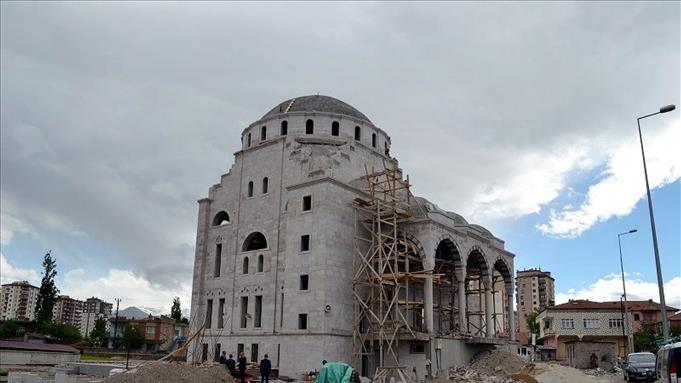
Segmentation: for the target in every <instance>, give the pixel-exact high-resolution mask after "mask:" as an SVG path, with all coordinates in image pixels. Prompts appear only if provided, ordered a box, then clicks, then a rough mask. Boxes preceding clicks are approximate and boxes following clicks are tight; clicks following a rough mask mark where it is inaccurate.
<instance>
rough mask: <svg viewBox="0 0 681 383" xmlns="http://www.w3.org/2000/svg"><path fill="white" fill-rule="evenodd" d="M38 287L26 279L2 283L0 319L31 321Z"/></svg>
mask: <svg viewBox="0 0 681 383" xmlns="http://www.w3.org/2000/svg"><path fill="white" fill-rule="evenodd" d="M39 291H40V289H39V288H38V287H36V286H33V285H31V284H30V283H28V282H27V281H18V282H12V283H7V284H4V285H2V295H1V296H0V319H1V320H19V321H32V320H34V319H35V306H36V303H37V302H38V292H39Z"/></svg>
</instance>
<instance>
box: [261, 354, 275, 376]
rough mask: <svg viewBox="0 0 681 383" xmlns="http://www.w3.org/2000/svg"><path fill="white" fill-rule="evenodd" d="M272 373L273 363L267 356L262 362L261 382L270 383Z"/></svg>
mask: <svg viewBox="0 0 681 383" xmlns="http://www.w3.org/2000/svg"><path fill="white" fill-rule="evenodd" d="M270 372H272V362H270V360H269V359H267V354H265V359H263V360H261V361H260V377H261V380H260V381H261V382H262V383H270Z"/></svg>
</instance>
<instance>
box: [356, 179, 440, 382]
mask: <svg viewBox="0 0 681 383" xmlns="http://www.w3.org/2000/svg"><path fill="white" fill-rule="evenodd" d="M365 172H366V176H365V181H366V193H367V196H366V197H364V198H356V199H355V200H354V202H353V207H354V212H355V241H354V242H355V243H354V256H353V267H354V274H353V281H352V290H353V334H352V344H353V352H352V364H353V366H354V367H355V368H356V369H360V368H361V365H362V363H363V362H364V363H367V364H368V366H372V365H373V366H375V367H376V368H375V370H374V371H371V370H369V371H368V372H370V373H374V379H378V380H385V379H389V377H393V378H394V379H396V380H398V381H409V380H411V378H410V375H411V374H410V372H408V371H406V370H405V369H404V367H403V366H400V362H399V342H400V338H403V339H417V338H418V337H417V333H419V332H421V331H422V328H421V327H422V326H423V323H422V322H423V301H424V299H423V297H418V296H416V295H415V291H414V288H413V286H414V285H418V286H422V285H423V283H424V280H425V278H426V277H428V276H432V272H427V271H423V267H416V265H422V264H421V259H420V258H419V257H418V252H417V250H416V249H415V246H414V244H413V243H412V242H410V241H408V240H407V238H406V237H405V236H404V235H403V234H402V235H401V234H400V232H399V226H400V224H403V223H406V222H408V221H409V220H410V217H411V214H410V206H411V204H412V200H413V196H412V195H411V192H410V190H409V188H410V184H409V179H408V178H407V179H402V176H401V174H400V173H399V172H398V171H396V170H394V169H388V168H385V169H384V170H382V171H379V172H376V171H374V170H373V169H372V170H371V171H369V169H366V168H365ZM410 264H411V265H412V266H411V267H410ZM410 289H411V290H412V291H410ZM368 368H370V367H368ZM383 378H385V379H383Z"/></svg>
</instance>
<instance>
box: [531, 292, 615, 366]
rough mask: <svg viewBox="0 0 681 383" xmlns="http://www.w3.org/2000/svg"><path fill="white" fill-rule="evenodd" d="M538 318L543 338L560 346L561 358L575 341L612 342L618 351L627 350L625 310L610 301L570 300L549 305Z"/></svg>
mask: <svg viewBox="0 0 681 383" xmlns="http://www.w3.org/2000/svg"><path fill="white" fill-rule="evenodd" d="M537 320H538V321H539V339H540V340H542V341H543V342H544V344H545V345H549V346H553V347H555V348H556V359H557V360H562V361H565V360H567V356H568V355H567V351H568V350H567V344H568V343H572V342H575V341H577V342H608V343H612V344H613V345H614V352H617V353H618V354H619V355H624V354H625V353H626V337H625V336H624V335H623V331H622V330H623V325H622V324H623V321H622V311H621V309H620V307H616V306H614V305H612V304H610V303H608V302H605V303H603V302H593V301H588V300H570V301H568V302H567V303H563V304H560V305H556V306H551V307H547V308H546V309H544V310H543V311H542V312H541V313H539V316H538V317H537ZM612 357H614V358H616V357H617V355H612Z"/></svg>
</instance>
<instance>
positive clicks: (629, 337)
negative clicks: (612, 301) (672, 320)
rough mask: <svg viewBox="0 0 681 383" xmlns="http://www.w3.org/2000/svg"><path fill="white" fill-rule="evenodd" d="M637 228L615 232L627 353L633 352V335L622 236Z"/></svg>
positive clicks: (633, 231)
mask: <svg viewBox="0 0 681 383" xmlns="http://www.w3.org/2000/svg"><path fill="white" fill-rule="evenodd" d="M637 231H638V230H636V229H631V230H629V231H625V232H624V233H619V234H617V244H618V245H619V247H620V269H621V270H622V290H624V295H623V296H624V318H625V321H626V322H625V323H626V325H625V323H622V326H626V328H627V350H628V351H629V354H631V353H632V352H634V337H633V335H632V334H631V325H630V323H629V308H628V307H627V285H626V284H625V283H624V262H623V261H622V240H621V238H622V236H623V235H627V234H632V233H635V232H637Z"/></svg>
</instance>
